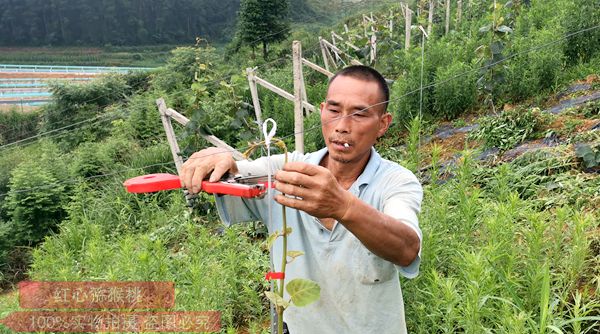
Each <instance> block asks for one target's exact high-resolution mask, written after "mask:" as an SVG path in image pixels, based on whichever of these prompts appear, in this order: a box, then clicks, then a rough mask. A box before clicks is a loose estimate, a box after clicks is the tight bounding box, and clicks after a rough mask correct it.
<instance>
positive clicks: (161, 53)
mask: <svg viewBox="0 0 600 334" xmlns="http://www.w3.org/2000/svg"><path fill="white" fill-rule="evenodd" d="M175 47H176V46H175V45H152V46H129V47H115V46H111V47H52V48H46V47H3V48H0V63H3V64H23V65H26V64H32V65H73V66H76V65H80V66H134V67H158V66H161V65H163V64H164V63H165V62H166V60H167V58H168V57H169V55H170V51H171V50H172V49H174V48H175Z"/></svg>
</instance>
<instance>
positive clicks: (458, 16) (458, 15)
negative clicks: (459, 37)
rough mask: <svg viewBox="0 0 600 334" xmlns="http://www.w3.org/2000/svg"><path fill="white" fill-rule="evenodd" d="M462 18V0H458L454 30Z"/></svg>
mask: <svg viewBox="0 0 600 334" xmlns="http://www.w3.org/2000/svg"><path fill="white" fill-rule="evenodd" d="M461 20H462V0H458V1H457V2H456V27H455V28H454V29H455V30H458V27H460V21H461Z"/></svg>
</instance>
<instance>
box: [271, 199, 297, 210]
mask: <svg viewBox="0 0 600 334" xmlns="http://www.w3.org/2000/svg"><path fill="white" fill-rule="evenodd" d="M274 199H275V202H277V203H279V204H281V205H283V206H287V207H288V208H293V209H298V210H303V209H304V202H303V201H302V200H299V199H295V198H291V197H287V196H284V195H275V197H274Z"/></svg>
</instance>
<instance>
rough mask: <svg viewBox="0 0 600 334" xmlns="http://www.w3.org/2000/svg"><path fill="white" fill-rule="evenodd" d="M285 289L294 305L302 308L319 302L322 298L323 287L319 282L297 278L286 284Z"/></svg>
mask: <svg viewBox="0 0 600 334" xmlns="http://www.w3.org/2000/svg"><path fill="white" fill-rule="evenodd" d="M285 289H286V290H287V292H288V293H289V295H290V297H291V298H292V302H293V303H294V305H296V306H299V307H302V306H306V305H309V304H311V303H313V302H315V301H317V300H318V299H319V298H320V297H321V287H320V286H319V284H317V282H314V281H311V280H308V279H304V278H295V279H293V280H291V281H290V282H289V283H288V284H286V286H285Z"/></svg>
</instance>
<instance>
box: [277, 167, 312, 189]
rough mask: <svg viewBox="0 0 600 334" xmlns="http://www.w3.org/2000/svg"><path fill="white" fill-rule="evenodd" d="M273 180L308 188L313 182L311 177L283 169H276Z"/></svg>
mask: <svg viewBox="0 0 600 334" xmlns="http://www.w3.org/2000/svg"><path fill="white" fill-rule="evenodd" d="M275 180H277V181H279V182H283V183H289V184H293V185H297V186H303V187H305V188H310V187H311V185H312V184H313V182H314V181H313V180H312V178H311V177H310V176H308V175H306V174H302V173H301V172H292V171H285V170H280V171H278V172H277V174H275Z"/></svg>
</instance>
